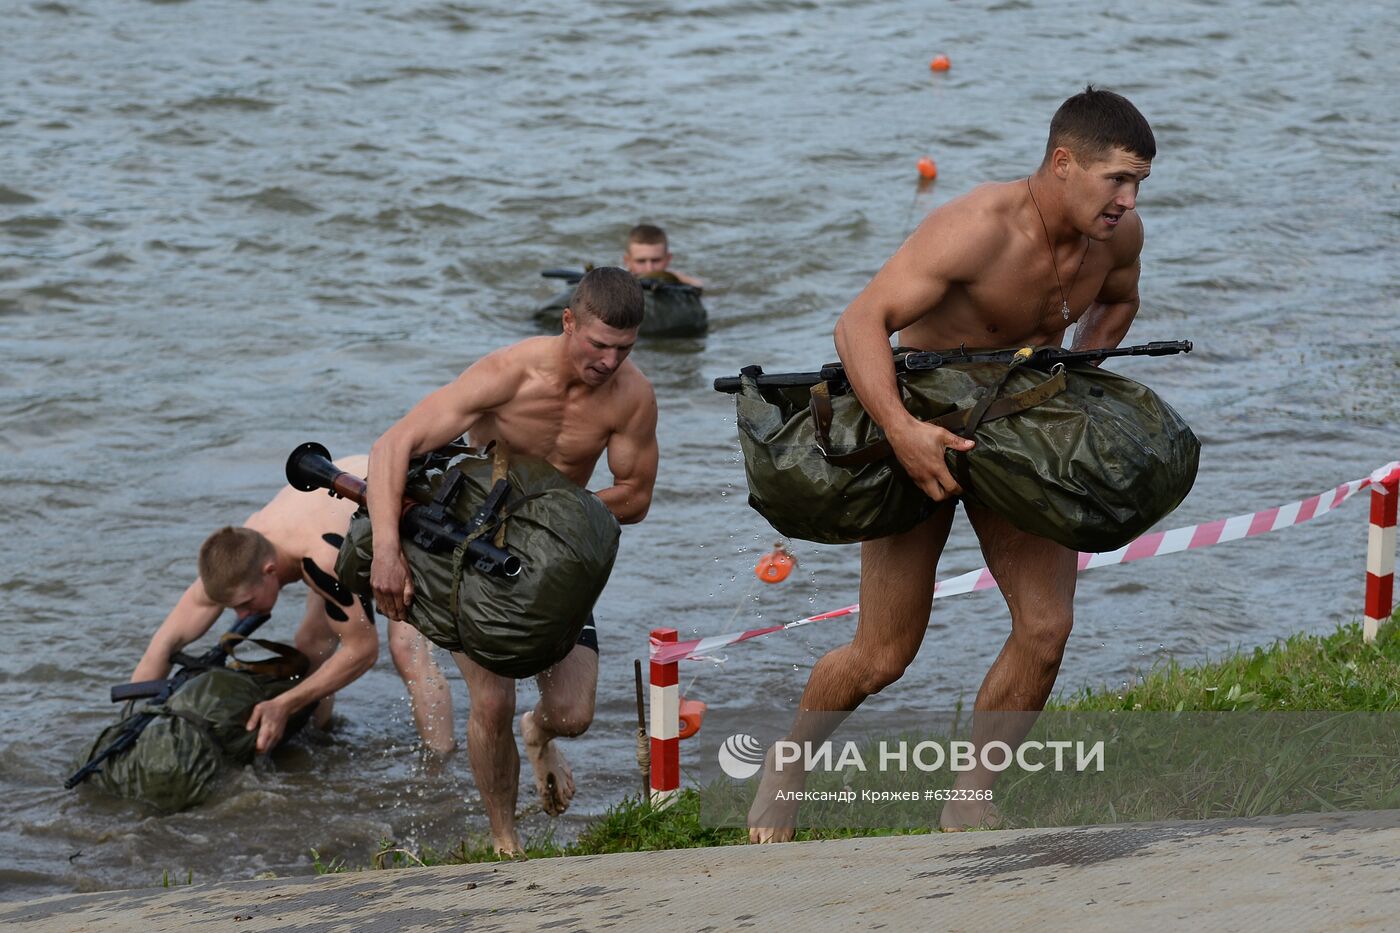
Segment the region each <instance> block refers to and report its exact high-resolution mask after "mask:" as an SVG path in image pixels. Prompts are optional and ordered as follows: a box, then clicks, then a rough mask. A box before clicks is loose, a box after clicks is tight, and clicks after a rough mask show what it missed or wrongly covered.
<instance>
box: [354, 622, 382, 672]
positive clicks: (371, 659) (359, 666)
mask: <svg viewBox="0 0 1400 933" xmlns="http://www.w3.org/2000/svg"><path fill="white" fill-rule="evenodd" d="M378 660H379V637H378V633H376V634H375V638H374V641H371V642H368V643H367V644H366V645H365V647H364V648H363V649H362V650H361V651H360V654H359V656H358V657H356V658H355V677H356V679H358V678H359V677H360V676H362V675H363V674H364V673H365V672H366V671H368V670H369V669H370V668H371V667H374V665H375V662H377V661H378Z"/></svg>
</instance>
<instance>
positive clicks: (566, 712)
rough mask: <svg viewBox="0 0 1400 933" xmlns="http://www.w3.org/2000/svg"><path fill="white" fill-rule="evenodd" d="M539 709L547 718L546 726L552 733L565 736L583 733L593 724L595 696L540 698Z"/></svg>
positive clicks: (569, 736)
mask: <svg viewBox="0 0 1400 933" xmlns="http://www.w3.org/2000/svg"><path fill="white" fill-rule="evenodd" d="M539 711H540V713H541V714H543V716H544V718H545V722H544V726H545V727H546V728H547V729H548V730H549V731H550V732H552V733H554V734H555V735H558V736H563V737H564V738H573V737H574V736H578V735H583V734H584V733H585V732H587V731H588V727H589V726H591V725H592V724H593V697H591V696H575V697H568V698H566V699H564V700H562V701H561V700H560V698H558V697H551V698H550V699H549V700H548V701H546V700H545V699H544V698H541V700H540V707H539Z"/></svg>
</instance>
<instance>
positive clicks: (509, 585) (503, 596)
mask: <svg viewBox="0 0 1400 933" xmlns="http://www.w3.org/2000/svg"><path fill="white" fill-rule="evenodd" d="M453 474H460V476H461V477H462V479H461V480H460V481H457V482H458V483H459V484H460V485H459V486H458V487H457V489H458V491H457V493H456V495H455V496H454V497H453V498H452V500H451V501H450V502H447V503H444V506H445V509H446V512H447V517H448V518H449V519H450V520H452V521H453V522H455V523H457V524H459V525H467V524H469V523H471V521H472V519H473V517H474V516H476V515H477V513H478V511H479V510H480V509H481V508H482V506H483V504H485V503H486V502H487V497H488V495H489V494H490V492H491V490H492V488H493V487H494V486H495V485H496V483H497V481H498V480H500V479H505V480H506V481H507V484H508V490H507V492H506V495H505V496H504V498H503V499H502V500H500V502H499V504H498V505H499V507H498V508H497V509H496V510H495V511H494V513H493V515H492V516H491V518H490V519H489V520H488V521H487V522H486V524H484V525H482V526H481V527H480V529H479V533H482V534H483V535H485V536H487V537H489V538H490V540H492V541H493V542H494V543H495V545H496V546H497V547H499V548H503V549H504V550H505V551H507V552H508V553H509V554H511V555H512V556H514V557H517V558H519V560H520V572H519V573H518V574H517V575H515V576H513V577H511V576H500V575H496V574H491V573H484V572H481V571H479V570H477V569H474V568H473V566H472V559H471V557H470V556H469V555H468V554H467V553H466V549H465V547H456V548H455V549H453V548H441V547H430V546H425V545H427V544H428V543H429V542H426V541H424V540H423V539H421V538H420V539H417V540H415V538H414V537H413V536H411V535H408V534H405V535H404V536H403V538H402V545H403V552H404V557H405V558H406V559H407V561H408V567H409V573H410V576H411V577H412V580H413V593H414V595H413V602H412V603H411V604H410V606H409V608H408V622H409V623H410V624H411V625H412V626H413V627H414V628H416V629H418V631H420V632H422V633H423V634H424V635H426V636H427V637H428V639H429V640H431V641H432V642H433V643H434V644H437V645H440V646H441V647H443V648H446V649H447V650H449V651H461V652H463V653H464V654H466V656H467V657H469V658H471V659H472V660H473V661H475V662H476V663H478V664H480V665H481V666H482V667H484V668H486V669H487V670H490V671H493V672H494V673H497V674H500V675H501V676H503V677H516V678H520V677H530V676H533V675H535V674H538V673H540V672H541V671H543V670H545V669H547V668H548V667H550V666H551V665H553V664H555V663H557V662H558V661H561V660H563V658H564V656H565V655H567V654H568V653H569V651H570V650H572V649H573V647H574V644H575V643H576V642H577V641H578V637H579V634H580V633H581V632H582V631H583V626H584V624H585V623H586V622H587V621H588V617H589V615H590V613H592V611H593V604H594V603H595V602H596V601H597V599H598V596H599V595H600V594H601V593H602V592H603V587H604V586H606V585H607V582H608V576H609V574H611V573H612V565H613V560H614V559H615V558H616V557H617V545H618V539H619V538H620V537H621V529H620V528H619V527H618V524H617V519H616V518H614V517H613V514H612V513H611V512H610V511H608V508H607V506H605V505H603V503H602V500H600V499H599V498H598V497H597V496H595V495H593V494H592V493H591V492H589V491H588V490H586V489H583V488H582V487H580V486H578V485H577V484H575V483H574V482H572V481H571V480H569V479H568V478H567V477H566V476H564V475H563V474H562V473H560V472H559V471H558V470H556V469H555V468H554V467H553V466H551V465H550V464H549V463H547V462H545V461H544V460H541V459H539V458H536V457H526V456H519V455H513V456H509V457H505V456H503V455H502V454H501V453H500V452H499V451H486V450H479V449H477V448H474V447H468V446H466V445H465V444H460V443H458V444H451V445H448V446H447V447H443V448H441V449H440V450H437V451H435V452H433V453H431V454H429V455H428V456H426V457H423V458H418V459H415V460H414V461H413V462H412V463H411V464H410V465H409V471H408V480H407V484H406V485H405V487H404V494H405V496H406V497H407V498H410V499H413V500H416V501H418V502H422V503H428V502H431V501H432V500H433V499H434V498H435V497H436V496H437V494H438V492H439V490H440V489H441V488H442V487H443V484H444V483H445V482H448V481H449V480H450V479H451V477H452V476H453ZM373 557H374V538H373V534H372V532H371V528H370V522H369V515H368V513H366V512H365V510H364V509H361V510H360V511H359V512H357V513H356V515H355V517H354V518H353V519H352V520H351V522H350V529H349V531H348V532H347V533H346V536H345V544H344V545H343V546H342V547H341V549H340V556H339V558H338V559H337V561H336V567H335V569H336V576H337V577H339V579H340V581H341V582H342V583H344V584H345V585H346V586H348V587H349V588H350V589H351V590H353V591H354V592H356V593H359V594H361V595H363V596H366V597H369V596H372V593H371V590H370V585H369V574H370V562H371V561H372V559H373Z"/></svg>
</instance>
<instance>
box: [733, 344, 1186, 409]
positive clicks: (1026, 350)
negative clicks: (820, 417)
mask: <svg viewBox="0 0 1400 933" xmlns="http://www.w3.org/2000/svg"><path fill="white" fill-rule="evenodd" d="M1190 352H1191V341H1189V340H1154V341H1153V342H1151V343H1143V344H1138V345H1136V346H1131V347H1099V348H1097V349H1093V350H1066V349H1065V348H1064V347H1022V348H1021V349H1019V350H968V349H967V348H966V347H959V348H958V349H956V350H911V351H910V352H908V353H906V354H904V355H903V356H897V357H895V361H894V371H895V374H896V375H897V376H901V375H905V374H906V373H921V372H929V371H931V370H935V369H937V368H938V367H940V366H947V365H949V364H955V363H1013V362H1016V361H1017V360H1018V359H1019V360H1020V361H1022V362H1023V363H1024V364H1025V365H1027V366H1034V367H1035V368H1037V369H1043V368H1049V367H1053V366H1054V365H1055V364H1057V363H1061V364H1064V363H1097V362H1099V361H1100V360H1105V359H1108V358H1109V357H1112V356H1170V355H1172V354H1175V353H1190ZM744 376H752V377H753V380H754V382H755V383H756V384H757V385H758V387H759V388H778V389H789V388H806V387H808V386H814V385H816V384H817V383H819V382H826V383H831V384H832V386H833V388H837V389H839V388H843V387H849V386H850V382H849V380H847V378H846V367H844V366H843V365H841V364H840V363H828V364H826V365H825V366H823V367H822V368H821V369H820V370H818V371H817V372H809V373H771V374H766V373H764V372H763V367H761V366H745V367H744V368H743V369H742V370H740V375H738V376H720V377H719V378H718V379H716V380H715V391H716V392H727V393H729V394H730V395H733V394H734V393H736V392H738V391H739V388H740V385H741V381H742V379H743V377H744Z"/></svg>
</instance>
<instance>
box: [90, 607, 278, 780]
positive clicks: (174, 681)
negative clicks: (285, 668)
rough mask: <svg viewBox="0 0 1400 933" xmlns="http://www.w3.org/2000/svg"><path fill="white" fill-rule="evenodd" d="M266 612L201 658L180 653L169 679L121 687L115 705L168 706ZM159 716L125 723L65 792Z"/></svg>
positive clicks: (253, 628)
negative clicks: (140, 702) (143, 700)
mask: <svg viewBox="0 0 1400 933" xmlns="http://www.w3.org/2000/svg"><path fill="white" fill-rule="evenodd" d="M270 618H271V616H269V615H268V614H267V613H265V612H264V613H259V614H255V615H249V616H244V617H243V618H241V619H239V620H238V622H237V623H236V624H235V625H234V626H233V628H231V629H229V630H228V632H227V634H225V635H224V636H223V637H222V638H220V639H219V643H218V644H217V645H215V646H214V647H212V648H210V649H209V650H208V651H206V652H204V653H203V654H201V655H199V656H198V657H191V656H190V655H187V654H185V653H184V652H183V651H180V652H177V653H176V654H175V657H174V658H172V660H173V661H174V662H175V663H176V664H179V665H180V669H179V670H177V671H176V672H175V673H174V674H172V675H171V676H169V677H166V678H164V679H162V680H143V681H140V682H138V683H133V684H118V685H117V686H115V687H113V688H112V702H113V703H120V702H121V701H122V700H133V699H140V698H142V697H149V698H150V699H149V700H147V702H146V707H147V708H158V707H161V706H163V705H165V701H166V700H168V699H170V697H171V696H173V695H174V693H175V691H177V690H179V689H180V688H181V687H183V686H184V685H185V683H186V682H187V681H189V680H190V679H191V678H193V677H197V676H199V675H200V674H203V673H204V672H205V671H207V670H211V669H213V668H219V667H223V666H224V662H225V661H227V660H228V646H229V645H231V644H236V643H237V642H239V641H241V640H242V639H244V638H247V637H248V636H249V635H251V634H253V632H254V631H256V630H257V629H258V627H259V626H261V625H262V624H263V623H264V622H266V621H267V620H268V619H270ZM159 715H160V713H159V712H158V711H156V710H154V709H153V711H152V712H149V713H142V714H141V715H139V716H133V717H131V718H130V719H128V720H127V721H126V724H125V725H124V726H123V727H122V731H121V732H120V733H119V734H118V735H117V737H116V738H115V739H113V740H112V741H111V743H109V744H108V745H107V747H106V748H104V749H102V751H100V752H98V753H97V754H96V755H94V756H93V758H92V760H91V761H89V762H88V763H87V764H85V765H83V766H82V767H81V768H79V769H78V770H77V771H75V772H73V776H72V777H70V778H69V779H68V780H66V781H64V782H63V787H64V789H65V790H72V789H73V788H75V787H77V786H78V785H79V784H81V783H83V782H84V781H86V780H87V779H88V778H90V777H92V776H93V775H94V774H96V773H97V772H99V771H101V770H102V763H103V762H104V761H106V760H107V759H109V758H115V757H116V756H118V755H120V754H122V753H123V752H125V751H126V750H127V749H129V748H131V747H132V746H133V745H135V744H136V740H137V739H138V738H140V737H141V733H142V732H143V731H144V730H145V728H146V727H147V726H149V725H150V724H151V723H152V722H154V721H155V720H156V718H157V717H158V716H159Z"/></svg>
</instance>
